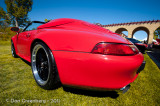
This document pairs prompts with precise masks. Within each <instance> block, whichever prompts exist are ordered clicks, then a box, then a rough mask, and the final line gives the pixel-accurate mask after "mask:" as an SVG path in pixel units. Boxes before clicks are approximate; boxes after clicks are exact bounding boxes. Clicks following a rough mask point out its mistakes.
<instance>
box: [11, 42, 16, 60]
mask: <svg viewBox="0 0 160 106" xmlns="http://www.w3.org/2000/svg"><path fill="white" fill-rule="evenodd" d="M11 53H12V56H13V57H14V58H17V57H18V56H17V54H16V51H15V47H14V44H13V41H11Z"/></svg>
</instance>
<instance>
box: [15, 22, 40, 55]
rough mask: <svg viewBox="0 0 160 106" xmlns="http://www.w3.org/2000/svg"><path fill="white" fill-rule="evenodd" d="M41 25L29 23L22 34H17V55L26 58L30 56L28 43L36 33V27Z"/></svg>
mask: <svg viewBox="0 0 160 106" xmlns="http://www.w3.org/2000/svg"><path fill="white" fill-rule="evenodd" d="M41 24H42V23H34V22H32V23H30V24H29V25H28V26H27V27H26V28H25V29H24V31H23V32H21V33H19V35H18V40H17V49H18V52H19V55H20V56H22V57H24V58H25V57H27V56H29V55H30V50H29V49H30V47H29V46H30V42H31V38H32V37H33V36H34V35H35V34H36V33H37V27H38V26H39V25H41Z"/></svg>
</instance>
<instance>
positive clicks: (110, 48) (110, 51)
mask: <svg viewBox="0 0 160 106" xmlns="http://www.w3.org/2000/svg"><path fill="white" fill-rule="evenodd" d="M92 53H97V54H105V55H134V54H137V53H139V50H138V49H137V48H136V47H135V46H134V45H127V44H116V43H99V44H97V45H96V46H95V47H94V48H93V50H92Z"/></svg>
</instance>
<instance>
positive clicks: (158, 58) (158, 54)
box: [146, 48, 160, 69]
mask: <svg viewBox="0 0 160 106" xmlns="http://www.w3.org/2000/svg"><path fill="white" fill-rule="evenodd" d="M146 53H147V54H148V55H149V57H150V58H151V59H152V60H153V61H154V62H155V63H156V65H157V66H158V68H159V69H160V49H155V48H154V49H152V51H147V52H146Z"/></svg>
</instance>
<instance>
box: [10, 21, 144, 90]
mask: <svg viewBox="0 0 160 106" xmlns="http://www.w3.org/2000/svg"><path fill="white" fill-rule="evenodd" d="M11 30H12V31H15V32H17V35H15V36H13V37H12V39H11V48H12V49H11V50H12V55H13V57H17V56H19V57H21V58H23V59H25V60H26V61H28V62H30V63H31V67H32V72H33V76H34V78H35V81H36V82H37V84H38V85H39V86H40V87H42V88H44V89H54V88H56V86H57V84H58V83H59V82H61V84H63V85H67V86H68V85H69V86H78V87H84V88H86V87H87V88H96V89H97V88H103V89H106V90H108V89H109V90H115V89H121V90H123V91H124V92H125V91H127V90H128V89H129V87H130V83H132V82H133V81H134V80H135V79H136V78H137V76H138V74H139V73H140V71H142V70H143V69H144V66H145V62H144V57H143V55H142V53H140V52H139V50H138V49H137V47H136V46H135V45H133V44H132V43H131V42H129V41H128V40H126V39H124V38H122V37H121V36H119V35H117V34H116V33H113V32H111V31H109V30H107V29H104V28H102V27H100V26H97V25H94V24H91V23H88V22H85V21H82V20H76V19H68V18H62V19H55V20H52V21H50V22H48V23H45V22H39V21H33V22H31V23H30V24H28V26H27V27H26V28H25V29H24V30H23V31H22V32H20V31H19V28H17V27H12V28H11Z"/></svg>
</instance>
